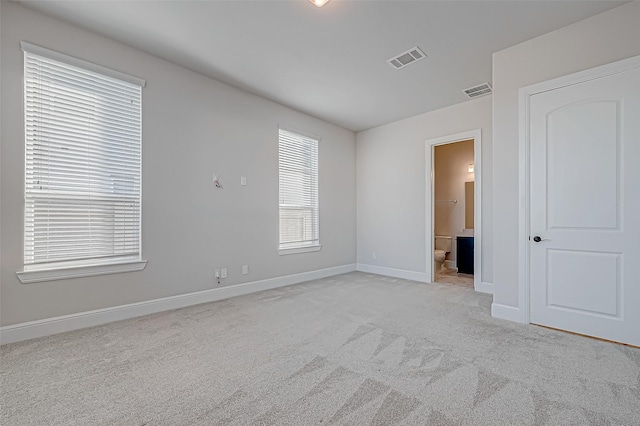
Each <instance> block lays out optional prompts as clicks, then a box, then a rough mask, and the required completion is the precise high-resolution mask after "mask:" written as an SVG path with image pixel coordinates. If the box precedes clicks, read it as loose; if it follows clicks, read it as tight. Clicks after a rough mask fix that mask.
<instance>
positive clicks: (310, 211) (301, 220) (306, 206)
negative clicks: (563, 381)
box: [279, 129, 320, 249]
mask: <svg viewBox="0 0 640 426" xmlns="http://www.w3.org/2000/svg"><path fill="white" fill-rule="evenodd" d="M279 171H280V179H279V180H280V249H293V248H302V247H311V246H319V244H320V241H319V230H318V141H317V140H316V139H313V138H309V137H306V136H302V135H298V134H295V133H292V132H289V131H287V130H283V129H280V133H279Z"/></svg>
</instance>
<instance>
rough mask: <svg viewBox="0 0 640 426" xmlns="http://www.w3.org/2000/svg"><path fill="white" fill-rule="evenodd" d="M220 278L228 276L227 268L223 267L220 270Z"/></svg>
mask: <svg viewBox="0 0 640 426" xmlns="http://www.w3.org/2000/svg"><path fill="white" fill-rule="evenodd" d="M220 278H227V268H222V269H221V270H220Z"/></svg>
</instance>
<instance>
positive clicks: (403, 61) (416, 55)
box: [387, 47, 427, 69]
mask: <svg viewBox="0 0 640 426" xmlns="http://www.w3.org/2000/svg"><path fill="white" fill-rule="evenodd" d="M426 57H427V55H425V53H424V52H423V51H422V50H420V48H419V47H412V48H411V49H409V50H407V51H406V52H404V53H401V54H400V55H398V56H394V57H393V58H391V59H388V60H387V62H389V63H390V64H391V66H392V67H394V68H395V69H400V68H404V67H406V66H407V65H409V64H412V63H414V62H417V61H419V60H420V59H424V58H426Z"/></svg>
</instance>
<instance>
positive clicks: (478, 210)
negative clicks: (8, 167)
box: [425, 129, 492, 293]
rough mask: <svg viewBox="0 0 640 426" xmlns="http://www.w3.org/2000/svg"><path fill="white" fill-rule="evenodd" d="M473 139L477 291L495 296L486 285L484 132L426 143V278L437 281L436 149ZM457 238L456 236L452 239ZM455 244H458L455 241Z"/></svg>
mask: <svg viewBox="0 0 640 426" xmlns="http://www.w3.org/2000/svg"><path fill="white" fill-rule="evenodd" d="M469 139H473V172H474V178H473V191H474V195H473V197H474V199H473V221H474V224H473V237H474V255H473V268H474V273H473V287H474V289H475V290H476V291H480V292H483V293H491V292H492V291H491V289H490V288H489V287H487V286H483V285H482V260H481V259H482V255H481V254H482V239H481V234H482V181H481V179H482V164H481V163H482V151H481V150H482V130H481V129H475V130H469V131H466V132H462V133H456V134H454V135H448V136H441V137H439V138H435V139H428V140H427V141H426V142H425V171H426V173H425V177H426V178H425V213H426V226H425V231H426V232H425V233H426V238H425V240H426V241H425V242H426V245H425V250H426V257H427V259H426V269H425V271H426V277H427V282H433V272H434V271H433V237H434V226H435V224H434V217H435V213H434V208H435V204H434V199H433V194H434V192H435V190H434V175H433V150H434V148H435V147H436V146H437V145H447V144H450V143H455V142H462V141H467V140H469ZM452 237H455V236H452ZM452 244H455V242H452Z"/></svg>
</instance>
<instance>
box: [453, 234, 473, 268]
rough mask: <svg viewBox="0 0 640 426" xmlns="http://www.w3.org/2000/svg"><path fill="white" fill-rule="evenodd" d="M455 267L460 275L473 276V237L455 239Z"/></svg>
mask: <svg viewBox="0 0 640 426" xmlns="http://www.w3.org/2000/svg"><path fill="white" fill-rule="evenodd" d="M456 241H457V253H456V259H457V267H458V272H459V273H461V274H473V237H456Z"/></svg>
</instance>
